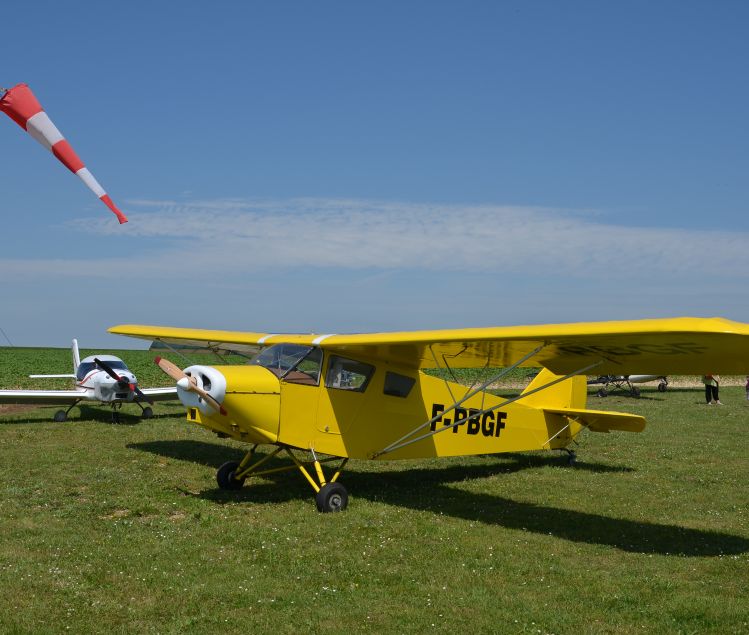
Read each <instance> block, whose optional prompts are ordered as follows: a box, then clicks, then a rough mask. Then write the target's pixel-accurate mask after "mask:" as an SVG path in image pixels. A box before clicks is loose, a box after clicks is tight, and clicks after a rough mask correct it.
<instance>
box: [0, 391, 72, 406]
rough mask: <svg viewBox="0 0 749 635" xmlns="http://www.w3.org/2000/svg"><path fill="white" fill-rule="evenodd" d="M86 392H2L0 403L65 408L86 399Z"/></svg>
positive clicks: (0, 393)
mask: <svg viewBox="0 0 749 635" xmlns="http://www.w3.org/2000/svg"><path fill="white" fill-rule="evenodd" d="M86 393H87V391H85V390H0V403H14V404H39V405H44V404H48V405H50V406H54V405H60V406H65V405H69V404H73V403H75V402H76V401H80V400H81V399H84V398H85V395H86Z"/></svg>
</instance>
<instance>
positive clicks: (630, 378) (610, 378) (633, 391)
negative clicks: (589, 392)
mask: <svg viewBox="0 0 749 635" xmlns="http://www.w3.org/2000/svg"><path fill="white" fill-rule="evenodd" d="M651 381H657V382H658V392H666V389H667V388H668V378H667V377H666V376H665V375H600V376H599V377H597V378H596V379H590V380H588V385H592V384H603V386H602V388H601V389H600V390H599V391H598V392H597V393H596V394H597V395H598V396H599V397H606V396H608V395H609V393H611V392H612V391H613V390H617V389H618V390H624V391H627V392H629V394H630V396H631V397H639V396H640V389H639V388H638V387H637V386H635V385H634V384H647V383H648V382H651Z"/></svg>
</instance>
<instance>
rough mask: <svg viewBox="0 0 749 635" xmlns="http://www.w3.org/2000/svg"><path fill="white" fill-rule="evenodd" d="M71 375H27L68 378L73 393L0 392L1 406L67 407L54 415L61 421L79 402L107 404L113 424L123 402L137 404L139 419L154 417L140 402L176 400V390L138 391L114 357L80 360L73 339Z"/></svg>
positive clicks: (149, 409) (46, 391)
mask: <svg viewBox="0 0 749 635" xmlns="http://www.w3.org/2000/svg"><path fill="white" fill-rule="evenodd" d="M72 352H73V372H72V373H70V374H62V375H29V377H31V378H52V377H58V378H60V377H69V378H71V379H74V380H75V388H74V389H73V390H0V403H13V404H40V405H57V404H59V405H66V406H68V409H67V410H58V411H57V412H55V416H54V421H57V422H62V421H66V420H67V418H68V413H69V412H70V411H71V410H72V409H73V408H74V407H75V406H76V405H77V404H78V403H79V402H81V401H95V402H99V403H102V404H110V405H111V407H112V422H113V423H119V412H118V410H119V409H120V408H121V407H122V404H123V403H131V402H132V403H136V404H138V406H139V407H140V409H141V411H142V417H143V418H144V419H149V418H150V417H152V416H153V410H152V409H151V407H150V406H146V407H144V406H143V405H142V404H141V401H146V402H148V403H150V404H152V403H153V402H154V401H166V400H169V399H176V396H177V389H176V388H175V387H170V388H145V389H143V390H141V389H140V388H138V380H137V379H136V377H135V375H134V374H133V373H132V371H130V370H129V369H128V367H127V366H126V365H125V362H123V361H122V360H121V359H120V358H119V357H115V356H114V355H91V356H89V357H86V358H85V359H84V360H83V361H81V357H80V354H79V352H78V340H73V346H72Z"/></svg>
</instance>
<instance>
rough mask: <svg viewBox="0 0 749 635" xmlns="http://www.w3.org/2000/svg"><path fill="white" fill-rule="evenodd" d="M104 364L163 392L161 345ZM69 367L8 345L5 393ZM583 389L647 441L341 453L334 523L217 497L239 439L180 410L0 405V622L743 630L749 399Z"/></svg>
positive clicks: (736, 391)
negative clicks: (715, 400) (391, 457)
mask: <svg viewBox="0 0 749 635" xmlns="http://www.w3.org/2000/svg"><path fill="white" fill-rule="evenodd" d="M97 352H101V353H103V352H105V351H97ZM87 353H88V352H87V351H82V354H83V355H85V354H87ZM115 354H119V355H120V356H121V357H123V358H124V359H125V361H126V362H128V364H129V365H130V367H131V369H132V370H133V371H134V372H135V373H136V374H137V375H138V378H139V380H140V383H141V385H143V386H152V385H168V384H169V380H168V378H166V377H165V376H163V375H161V373H160V371H159V370H158V368H156V366H155V365H154V364H153V362H152V357H153V354H152V353H148V352H145V351H121V352H120V353H116V352H115ZM171 357H172V356H170V358H171ZM174 361H175V362H178V363H179V360H178V359H174ZM70 364H71V362H70V353H69V351H66V350H56V349H7V348H5V349H2V348H0V387H2V388H14V387H26V388H32V387H35V388H38V387H42V386H53V385H54V386H55V387H60V388H64V387H67V385H68V384H67V383H66V381H65V380H61V383H57V384H56V383H55V382H53V381H51V380H45V381H42V382H41V383H39V380H29V379H27V378H26V376H27V375H28V374H29V373H62V372H70V370H69V368H70ZM516 379H517V378H516ZM471 381H473V378H471ZM498 390H499V391H500V392H503V393H504V392H512V390H510V388H509V387H507V388H505V389H503V388H502V387H499V388H498ZM594 393H595V390H594V388H593V387H591V395H590V397H589V404H590V407H593V408H601V409H610V410H620V411H624V412H634V413H638V414H643V415H644V416H646V417H647V419H648V422H649V425H648V427H647V428H646V430H645V431H644V432H643V433H641V434H627V433H611V434H593V433H587V434H584V435H582V436H581V437H580V439H579V445H578V446H577V447H576V448H575V449H576V451H577V454H578V463H577V465H576V466H574V467H569V466H568V465H567V463H566V461H565V460H564V458H563V457H562V456H560V455H558V454H556V453H524V454H507V455H496V456H480V457H469V458H457V459H442V460H424V461H408V462H391V463H388V462H377V463H375V462H364V461H352V462H351V463H350V464H349V466H348V467H347V469H346V471H345V472H344V473H343V475H342V477H341V482H343V483H344V484H345V485H346V487H347V489H348V490H349V493H350V496H351V498H350V501H349V508H348V510H347V511H346V512H344V513H340V514H319V513H318V512H317V511H316V508H315V504H314V499H313V493H312V490H311V488H310V487H309V485H308V484H307V483H306V482H305V481H304V480H303V479H302V477H301V476H300V475H299V474H298V473H297V472H289V473H281V474H278V475H270V476H268V477H266V478H256V479H254V480H250V481H248V482H247V483H246V485H245V487H244V488H243V489H242V490H240V491H238V492H225V491H222V490H219V489H218V487H217V485H216V482H215V470H216V468H217V467H218V466H219V465H220V464H221V463H223V462H225V461H227V460H230V459H234V460H238V459H239V458H240V457H241V456H242V454H243V447H242V446H241V445H240V444H238V443H235V442H227V441H225V440H221V439H218V438H216V437H215V436H213V435H211V434H210V433H209V432H207V431H205V430H203V429H202V428H199V427H197V426H195V425H192V424H189V423H187V422H186V421H185V419H184V413H183V410H182V408H181V406H180V405H179V404H178V403H174V404H171V403H167V404H157V405H156V406H155V407H154V411H155V417H154V418H153V419H150V420H147V421H140V420H139V419H138V417H137V413H138V412H139V410H138V408H137V407H136V406H125V408H124V409H123V413H124V414H123V417H122V423H121V424H120V425H113V424H112V423H110V416H109V412H108V410H107V409H106V408H103V407H102V408H99V407H94V406H84V407H82V408H81V409H80V410H78V409H74V410H73V411H72V412H71V420H70V421H68V422H66V423H53V422H52V421H51V417H52V413H53V412H54V410H55V408H49V407H44V408H40V407H34V408H33V409H32V408H29V407H25V408H21V407H7V406H5V407H3V406H0V456H1V457H2V459H1V460H0V589H1V590H2V601H0V632H2V633H35V634H36V633H67V632H70V633H186V632H187V633H240V632H247V633H268V632H272V633H299V632H309V633H360V632H364V633H366V632H371V633H427V632H434V633H456V632H457V633H459V632H466V631H467V632H470V633H556V634H563V633H749V598H748V597H747V590H749V494H748V493H747V479H748V477H749V460H748V457H747V454H748V453H747V450H748V449H749V444H747V441H746V435H747V432H749V406H747V403H748V402H747V400H746V398H745V393H744V389H743V387H740V386H728V387H725V388H723V389H721V399H722V401H723V402H724V404H725V405H724V406H722V407H720V406H706V405H705V404H704V403H703V401H704V400H703V395H702V390H701V389H700V388H699V387H677V388H674V389H669V390H668V391H667V392H665V393H659V392H657V391H656V389H655V387H654V386H652V387H649V386H648V385H645V386H643V388H642V396H641V398H639V399H634V398H630V397H628V396H623V395H612V396H609V397H607V398H605V399H601V398H597V397H596V396H594Z"/></svg>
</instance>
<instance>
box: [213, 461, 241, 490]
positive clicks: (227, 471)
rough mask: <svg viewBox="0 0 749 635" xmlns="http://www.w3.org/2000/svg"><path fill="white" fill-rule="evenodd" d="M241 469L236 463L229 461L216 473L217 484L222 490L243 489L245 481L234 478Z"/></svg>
mask: <svg viewBox="0 0 749 635" xmlns="http://www.w3.org/2000/svg"><path fill="white" fill-rule="evenodd" d="M238 467H239V463H237V462H236V461H227V462H226V463H224V464H223V465H222V466H221V467H220V468H218V470H217V471H216V483H218V486H219V487H220V488H221V489H242V486H243V485H244V479H243V478H241V479H236V478H234V473H235V472H236V470H237V468H238Z"/></svg>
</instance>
